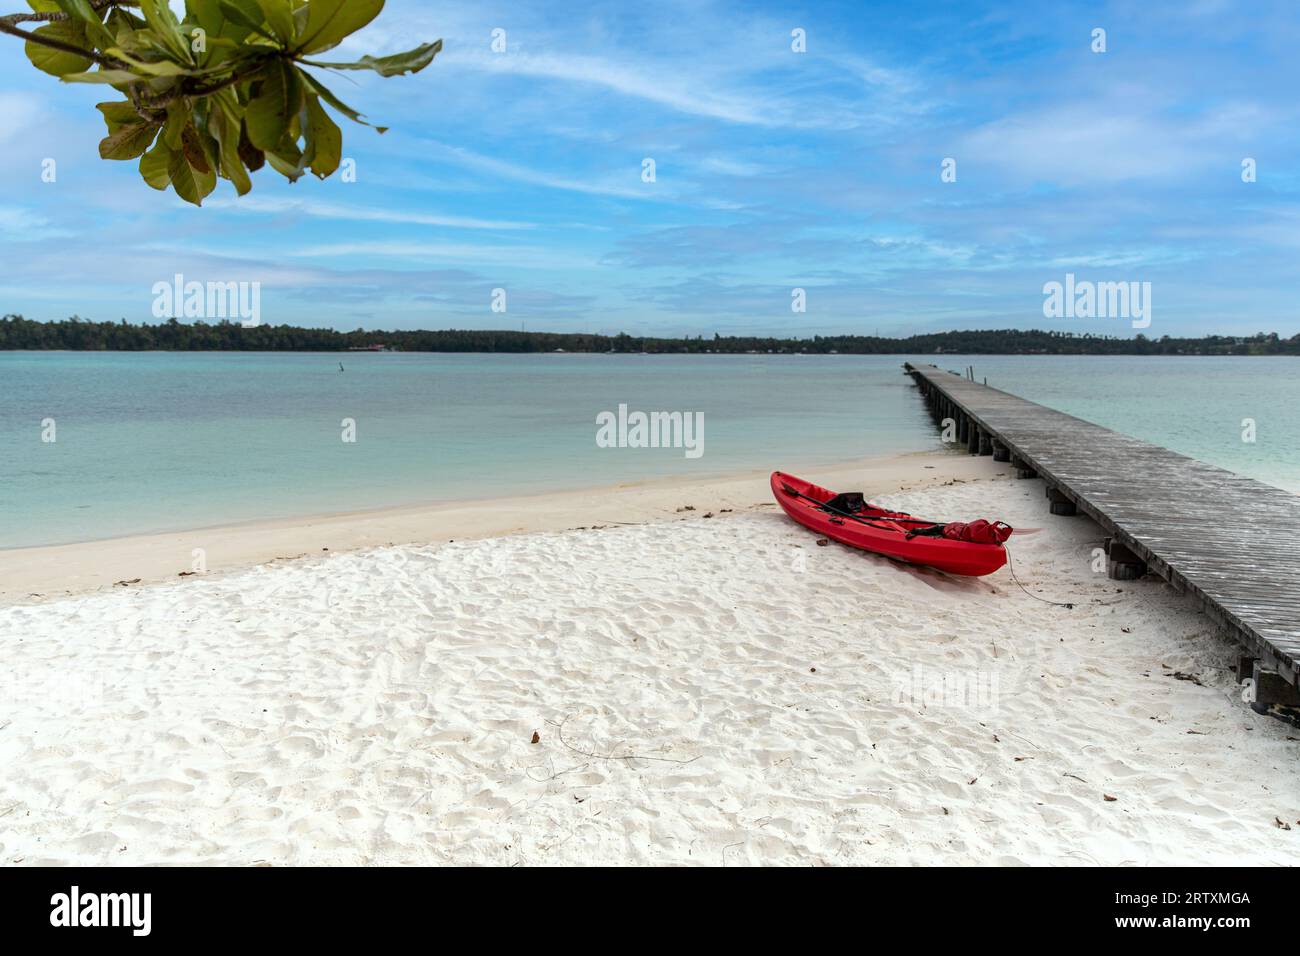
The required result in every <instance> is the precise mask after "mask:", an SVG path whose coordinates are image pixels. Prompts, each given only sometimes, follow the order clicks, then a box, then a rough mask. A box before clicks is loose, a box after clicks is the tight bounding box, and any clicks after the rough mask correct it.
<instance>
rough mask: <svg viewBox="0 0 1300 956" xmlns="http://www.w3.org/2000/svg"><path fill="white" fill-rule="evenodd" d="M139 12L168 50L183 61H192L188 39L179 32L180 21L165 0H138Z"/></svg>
mask: <svg viewBox="0 0 1300 956" xmlns="http://www.w3.org/2000/svg"><path fill="white" fill-rule="evenodd" d="M140 12H141V13H143V14H144V19H145V22H146V23H147V24H149V27H150V28H151V29H152V30H153V32H154V34H155V35H156V36H157V37H158V39H159V40H161V41H162V44H163V46H164V47H166V49H167V50H168V52H170V53H171V54H172V55H173V56H175V57H177V58H178V59H179V60H180V61H181V62H183V63H190V62H193V60H192V57H191V56H190V41H189V40H188V39H187V38H186V36H185V34H183V33H181V24H180V21H179V20H177V19H176V14H174V13H173V12H172V8H171V7H170V6H168V5H167V2H166V0H140Z"/></svg>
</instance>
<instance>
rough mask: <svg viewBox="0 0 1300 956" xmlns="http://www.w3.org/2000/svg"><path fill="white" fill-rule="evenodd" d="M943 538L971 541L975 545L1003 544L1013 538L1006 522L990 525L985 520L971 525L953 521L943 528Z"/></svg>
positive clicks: (981, 519) (995, 522) (973, 522)
mask: <svg viewBox="0 0 1300 956" xmlns="http://www.w3.org/2000/svg"><path fill="white" fill-rule="evenodd" d="M943 536H944V537H945V538H951V539H952V540H953V541H970V542H972V543H974V544H1001V543H1002V542H1003V541H1005V540H1007V538H1009V537H1011V525H1009V524H1007V523H1006V522H1005V521H994V522H993V523H992V524H989V522H987V521H985V520H984V519H983V518H980V519H979V520H978V521H972V522H970V523H969V524H967V523H966V522H965V521H951V522H949V523H948V524H946V525H944V526H943Z"/></svg>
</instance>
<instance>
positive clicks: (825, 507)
mask: <svg viewBox="0 0 1300 956" xmlns="http://www.w3.org/2000/svg"><path fill="white" fill-rule="evenodd" d="M781 490H782V491H784V492H785V493H786V494H787V495H791V496H793V497H795V498H802V499H803V500H804V501H810V502H812V503H813V504H815V505H816V506H817V507H818V508H821V509H822V510H823V511H831V512H834V513H835V514H837V515H842V516H843V517H845V518H849V519H850V520H852V521H856V522H858V523H859V524H865V525H867V526H868V527H870V528H875V529H877V530H878V531H893V532H897V531H898V530H899V529H898V528H890V527H887V526H885V525H880V524H874V523H872V522H870V521H868V520H867V519H866V518H860V517H858V516H857V515H855V514H851V513H850V512H848V511H841V510H840V509H839V508H835V507H832V506H831V505H828V504H827V503H826V502H824V501H818V500H817V499H816V498H811V497H809V496H808V495H805V494H803V493H802V492H799V491H795V490H794V488H792V487H791V486H790V485H788V484H786V483H785V482H781ZM886 520H887V519H886ZM906 520H908V521H923V520H924V519H921V518H908V519H906ZM930 523H931V524H939V522H937V521H934V522H930ZM903 533H904V534H906V533H907V532H906V531H904V532H903Z"/></svg>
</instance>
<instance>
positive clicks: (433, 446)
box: [0, 352, 1300, 548]
mask: <svg viewBox="0 0 1300 956" xmlns="http://www.w3.org/2000/svg"><path fill="white" fill-rule="evenodd" d="M906 360H909V359H908V357H906V356H847V355H845V356H777V355H725V356H724V355H716V356H666V355H575V354H546V355H453V354H426V353H420V354H416V353H382V354H360V353H344V354H341V355H340V354H338V353H293V354H280V353H208V352H202V353H194V352H191V353H166V352H149V353H111V352H110V353H104V352H0V547H7V548H13V547H26V546H31V545H36V544H55V543H63V542H71V541H80V540H90V539H96V538H106V537H114V536H118V535H125V534H137V533H144V532H150V531H163V530H175V529H181V528H194V527H202V526H205V525H213V524H228V523H235V522H241V521H251V520H258V519H265V518H280V517H290V516H298V515H307V514H316V513H322V512H334V511H357V510H365V509H370V508H380V507H385V506H391V505H403V504H417V503H425V502H438V501H446V500H455V499H466V498H490V497H493V496H499V495H507V494H522V493H530V492H538V491H546V490H553V489H559V488H573V487H584V486H593V485H602V484H609V483H614V482H620V481H629V480H636V479H642V478H650V477H657V476H668V475H683V476H690V475H694V476H704V475H712V474H723V473H726V472H732V471H737V470H743V469H750V468H788V467H792V466H793V465H796V464H803V465H806V464H810V463H823V462H833V461H839V460H845V459H851V458H862V457H870V456H883V455H889V454H893V453H896V452H905V451H920V450H924V449H934V448H939V447H941V446H940V443H939V440H938V436H937V434H936V432H935V431H934V429H933V427H932V426H931V423H930V421H929V419H928V417H927V416H926V414H925V412H924V409H923V407H922V405H921V402H920V400H919V398H918V397H917V394H916V391H915V389H913V388H912V387H911V386H910V384H909V380H908V379H907V378H906V377H905V376H904V375H903V374H902V371H901V365H902V363H903V362H904V361H906ZM910 360H911V361H917V362H934V363H935V364H938V365H940V366H941V367H944V368H952V369H962V368H964V367H965V366H966V365H972V364H973V365H974V366H975V371H976V378H977V379H980V380H982V379H983V378H984V377H987V378H988V382H989V384H990V385H995V386H998V387H1000V388H1004V389H1006V390H1008V391H1011V392H1014V393H1016V394H1019V395H1022V396H1024V397H1026V398H1030V399H1033V400H1035V401H1039V402H1043V403H1044V404H1047V405H1051V406H1053V407H1055V408H1059V409H1062V410H1063V411H1066V412H1070V413H1071V414H1074V415H1078V416H1080V417H1081V418H1086V419H1090V420H1092V421H1095V422H1098V423H1099V424H1102V425H1105V426H1107V427H1110V428H1114V429H1116V430H1118V431H1122V432H1126V433H1128V434H1131V435H1134V436H1137V437H1139V438H1144V439H1146V440H1149V441H1153V442H1156V443H1158V444H1161V445H1165V446H1167V447H1169V448H1173V449H1175V450H1177V451H1180V452H1183V453H1184V454H1188V455H1192V456H1194V457H1197V458H1201V459H1204V460H1206V461H1210V462H1213V463H1215V464H1218V465H1221V466H1223V467H1225V468H1230V469H1232V470H1235V471H1239V472H1241V473H1243V474H1248V475H1251V476H1253V477H1257V478H1260V479H1262V480H1264V481H1267V482H1270V483H1272V484H1276V485H1279V486H1282V487H1285V488H1288V489H1290V490H1293V491H1300V435H1298V434H1297V426H1296V423H1295V418H1294V413H1295V411H1296V410H1297V409H1300V360H1296V359H1289V358H1138V357H1121V358H1103V357H1060V358H1057V357H1039V356H973V357H963V356H948V355H945V356H918V357H913V358H911V359H910ZM340 362H341V363H342V364H343V369H344V370H343V371H340V370H339V364H340ZM620 404H623V405H626V406H627V409H628V411H629V412H635V411H643V412H653V411H670V412H671V411H679V412H683V413H691V414H694V413H701V414H702V415H703V421H704V430H703V443H702V449H703V453H702V454H701V455H700V456H699V457H688V456H687V454H686V453H685V450H684V449H682V448H634V447H612V448H611V447H599V446H598V444H597V441H596V434H597V424H596V423H597V416H598V415H599V414H600V413H602V412H610V413H614V414H615V415H616V414H617V412H618V408H619V405H620ZM1246 418H1252V419H1254V421H1255V428H1256V441H1255V442H1254V443H1247V442H1243V441H1242V420H1243V419H1246ZM345 419H350V420H352V421H353V422H355V436H356V440H355V441H353V442H349V441H344V440H343V438H344V432H345V426H344V424H343V422H344V420H345ZM50 437H53V438H54V440H53V441H48V440H44V439H48V438H50Z"/></svg>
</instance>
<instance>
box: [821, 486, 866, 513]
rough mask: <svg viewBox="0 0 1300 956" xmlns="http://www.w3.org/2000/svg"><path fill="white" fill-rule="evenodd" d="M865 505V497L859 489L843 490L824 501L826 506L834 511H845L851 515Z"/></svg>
mask: <svg viewBox="0 0 1300 956" xmlns="http://www.w3.org/2000/svg"><path fill="white" fill-rule="evenodd" d="M866 506H867V502H866V499H865V498H864V497H863V494H862V492H860V491H844V492H841V493H840V494H838V495H836V496H835V497H834V498H832V499H831V500H830V501H828V502H826V507H827V508H832V509H834V510H835V511H847V512H848V513H849V514H851V515H852V514H857V513H858V512H859V511H861V510H862V509H863V508H865V507H866Z"/></svg>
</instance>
